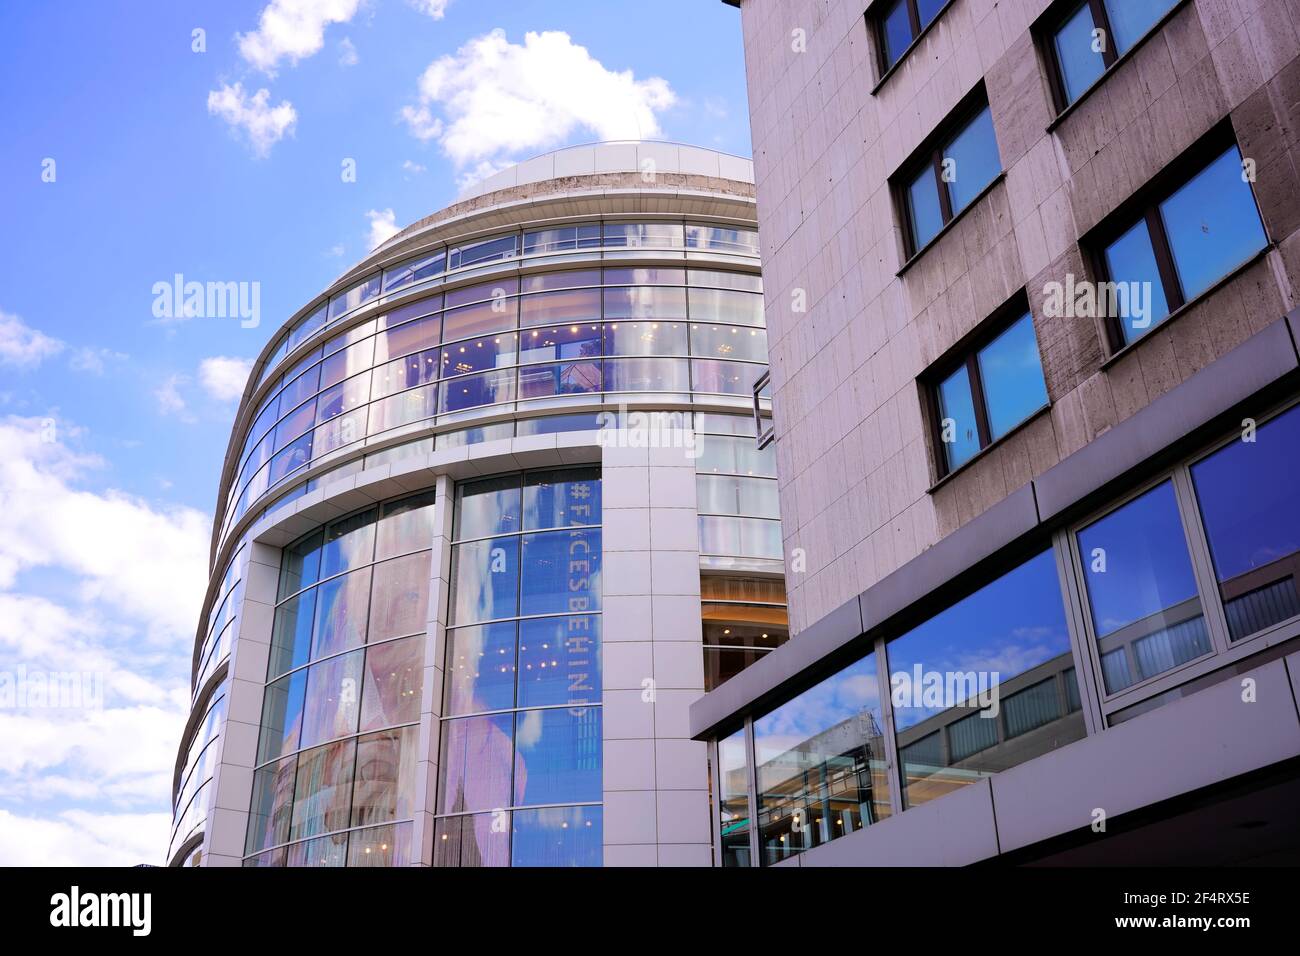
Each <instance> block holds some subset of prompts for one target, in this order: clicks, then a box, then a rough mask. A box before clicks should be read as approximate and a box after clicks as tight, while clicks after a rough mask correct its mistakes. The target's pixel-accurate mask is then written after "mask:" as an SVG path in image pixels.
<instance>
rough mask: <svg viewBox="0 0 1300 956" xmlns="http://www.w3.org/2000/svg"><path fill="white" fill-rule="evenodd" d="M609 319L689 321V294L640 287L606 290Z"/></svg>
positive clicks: (678, 290) (673, 289) (660, 287)
mask: <svg viewBox="0 0 1300 956" xmlns="http://www.w3.org/2000/svg"><path fill="white" fill-rule="evenodd" d="M604 316H605V318H606V319H660V320H667V319H679V320H680V319H685V318H686V290H685V289H679V288H676V287H665V286H651V285H637V286H628V287H627V288H622V289H618V288H614V289H606V290H605V312H604Z"/></svg>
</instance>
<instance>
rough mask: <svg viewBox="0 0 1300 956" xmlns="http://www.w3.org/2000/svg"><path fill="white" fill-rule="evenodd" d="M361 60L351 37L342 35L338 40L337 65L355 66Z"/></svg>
mask: <svg viewBox="0 0 1300 956" xmlns="http://www.w3.org/2000/svg"><path fill="white" fill-rule="evenodd" d="M360 62H361V57H359V56H358V55H357V48H356V45H355V44H354V43H353V42H352V38H351V37H344V38H343V39H342V40H340V41H339V66H356V65H357V64H358V63H360Z"/></svg>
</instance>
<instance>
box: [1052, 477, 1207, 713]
mask: <svg viewBox="0 0 1300 956" xmlns="http://www.w3.org/2000/svg"><path fill="white" fill-rule="evenodd" d="M1077 537H1078V543H1079V556H1080V558H1081V559H1082V561H1083V576H1084V580H1085V581H1086V583H1087V587H1088V603H1089V607H1090V609H1091V612H1092V623H1093V629H1094V631H1095V633H1096V635H1097V645H1098V648H1099V649H1100V650H1101V652H1102V655H1103V658H1104V659H1109V661H1110V664H1109V666H1108V667H1104V668H1103V670H1104V671H1105V676H1106V691H1107V692H1108V693H1115V692H1116V691H1120V690H1123V689H1124V688H1125V687H1127V686H1129V685H1130V684H1134V683H1137V682H1138V681H1140V680H1145V679H1146V678H1148V677H1152V676H1154V675H1155V674H1158V673H1160V672H1162V671H1166V670H1169V669H1170V668H1173V667H1177V666H1178V665H1180V664H1184V663H1186V662H1187V661H1190V660H1193V659H1195V658H1197V657H1200V656H1201V655H1203V654H1208V653H1209V652H1210V638H1209V634H1208V633H1207V631H1206V629H1205V618H1204V617H1203V616H1202V614H1201V600H1200V598H1199V597H1198V596H1197V591H1196V580H1195V578H1194V577H1193V576H1192V562H1191V559H1190V558H1189V557H1188V555H1187V540H1186V538H1185V536H1184V534H1183V526H1182V522H1181V521H1180V520H1179V517H1178V505H1177V503H1176V502H1175V500H1174V488H1173V485H1172V484H1170V483H1169V482H1168V481H1166V482H1164V483H1163V484H1161V485H1157V486H1156V487H1155V488H1152V489H1151V490H1150V491H1148V492H1146V493H1145V494H1143V495H1141V496H1140V497H1138V498H1135V499H1134V500H1133V501H1130V502H1129V503H1128V504H1126V505H1124V506H1123V507H1121V508H1119V509H1117V510H1115V511H1112V512H1111V513H1110V514H1108V515H1106V517H1104V518H1102V519H1100V520H1099V521H1096V522H1094V523H1093V524H1091V525H1089V526H1088V527H1086V528H1084V529H1083V530H1082V531H1080V532H1079V533H1078V535H1077ZM1111 655H1114V656H1111Z"/></svg>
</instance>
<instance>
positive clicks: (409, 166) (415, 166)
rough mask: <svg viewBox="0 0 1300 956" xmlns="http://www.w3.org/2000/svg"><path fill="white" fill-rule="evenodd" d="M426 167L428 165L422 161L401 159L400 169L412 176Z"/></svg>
mask: <svg viewBox="0 0 1300 956" xmlns="http://www.w3.org/2000/svg"><path fill="white" fill-rule="evenodd" d="M428 168H429V167H427V166H425V165H424V164H422V163H416V162H412V161H411V160H409V159H407V160H403V161H402V169H403V170H404V171H406V172H408V173H410V174H411V175H413V176H418V175H419V174H420V173H422V172H424V171H425V170H426V169H428Z"/></svg>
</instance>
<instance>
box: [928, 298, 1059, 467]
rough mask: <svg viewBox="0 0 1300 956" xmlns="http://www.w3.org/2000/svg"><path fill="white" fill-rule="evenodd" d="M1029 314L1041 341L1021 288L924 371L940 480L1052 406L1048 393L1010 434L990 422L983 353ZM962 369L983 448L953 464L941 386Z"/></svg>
mask: <svg viewBox="0 0 1300 956" xmlns="http://www.w3.org/2000/svg"><path fill="white" fill-rule="evenodd" d="M1026 317H1028V319H1029V322H1030V324H1031V325H1032V326H1033V328H1034V342H1035V343H1037V342H1038V327H1037V326H1036V325H1034V313H1033V310H1032V309H1031V308H1030V307H1029V297H1028V294H1027V292H1026V290H1025V289H1021V290H1020V291H1019V292H1017V293H1016V294H1015V295H1013V296H1012V297H1011V298H1010V299H1008V300H1007V301H1006V302H1004V303H1003V304H1002V305H1000V306H998V308H997V309H996V310H995V311H994V312H993V313H992V314H991V315H990V316H989V317H988V318H987V319H985V320H984V321H983V322H981V323H980V324H979V326H978V328H976V329H975V331H974V332H972V333H970V334H969V335H967V336H966V337H965V338H964V339H962V340H961V341H959V342H958V343H957V344H956V345H955V346H953V347H952V348H951V349H949V351H948V353H947V354H946V355H945V356H944V357H943V358H941V359H940V360H939V361H938V362H935V363H934V364H933V365H932V366H931V367H930V368H929V369H927V370H926V371H925V372H924V373H922V375H921V384H922V388H923V389H924V392H925V403H926V406H927V411H928V412H929V416H928V417H929V419H930V438H931V441H932V443H933V445H934V452H935V453H934V460H935V464H936V466H937V467H938V478H937V482H942V481H943V480H944V479H946V478H948V477H949V476H951V475H955V474H957V472H959V471H961V470H962V469H964V468H966V467H967V466H969V465H971V464H973V463H974V462H975V461H977V460H978V459H979V458H980V457H981V456H982V455H983V454H984V453H985V452H987V451H988V450H989V449H990V448H992V447H993V446H994V445H996V444H998V443H999V442H1001V441H1003V440H1005V439H1006V438H1008V437H1009V436H1011V435H1013V434H1014V433H1015V432H1016V431H1018V430H1019V429H1021V428H1023V427H1024V426H1025V425H1026V424H1027V423H1029V422H1030V421H1032V420H1033V419H1035V418H1037V417H1038V416H1039V415H1041V414H1042V413H1043V411H1044V410H1046V409H1048V408H1051V407H1052V396H1051V394H1050V393H1048V396H1047V401H1046V403H1044V404H1043V405H1042V406H1040V407H1039V408H1037V409H1035V410H1034V411H1032V412H1030V413H1029V414H1028V415H1027V416H1025V417H1024V418H1023V419H1021V420H1020V421H1019V422H1017V423H1016V424H1015V425H1014V426H1012V427H1011V428H1010V429H1008V430H1007V432H1006V434H1004V435H1000V436H998V437H997V438H994V437H993V429H992V427H991V425H990V422H989V411H988V400H987V398H986V396H985V391H984V377H983V374H982V373H981V371H980V367H979V356H980V352H981V351H982V350H983V349H984V348H986V347H987V346H989V345H991V344H992V343H993V341H994V340H995V339H997V338H998V337H999V336H1000V335H1002V333H1003V332H1006V331H1007V330H1009V329H1010V328H1011V327H1012V326H1013V325H1015V324H1016V323H1017V322H1019V321H1020V320H1021V319H1024V318H1026ZM1038 367H1039V370H1040V371H1043V350H1042V346H1039V347H1038ZM962 368H965V369H966V377H967V379H968V381H969V383H970V391H971V404H972V405H973V407H974V411H975V429H976V433H977V435H978V437H979V442H980V447H979V449H978V450H977V451H976V452H975V453H974V454H972V455H971V456H970V457H969V458H967V459H966V460H965V461H963V462H961V463H959V464H956V465H949V463H948V454H947V452H946V451H945V448H946V447H947V442H945V441H944V440H943V410H942V409H943V406H942V404H941V402H940V400H939V386H940V385H942V384H943V383H944V382H946V381H947V380H948V378H949V377H950V376H952V375H953V374H954V373H955V372H957V371H959V370H960V369H962ZM1043 388H1044V390H1046V388H1047V375H1046V372H1044V374H1043Z"/></svg>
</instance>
